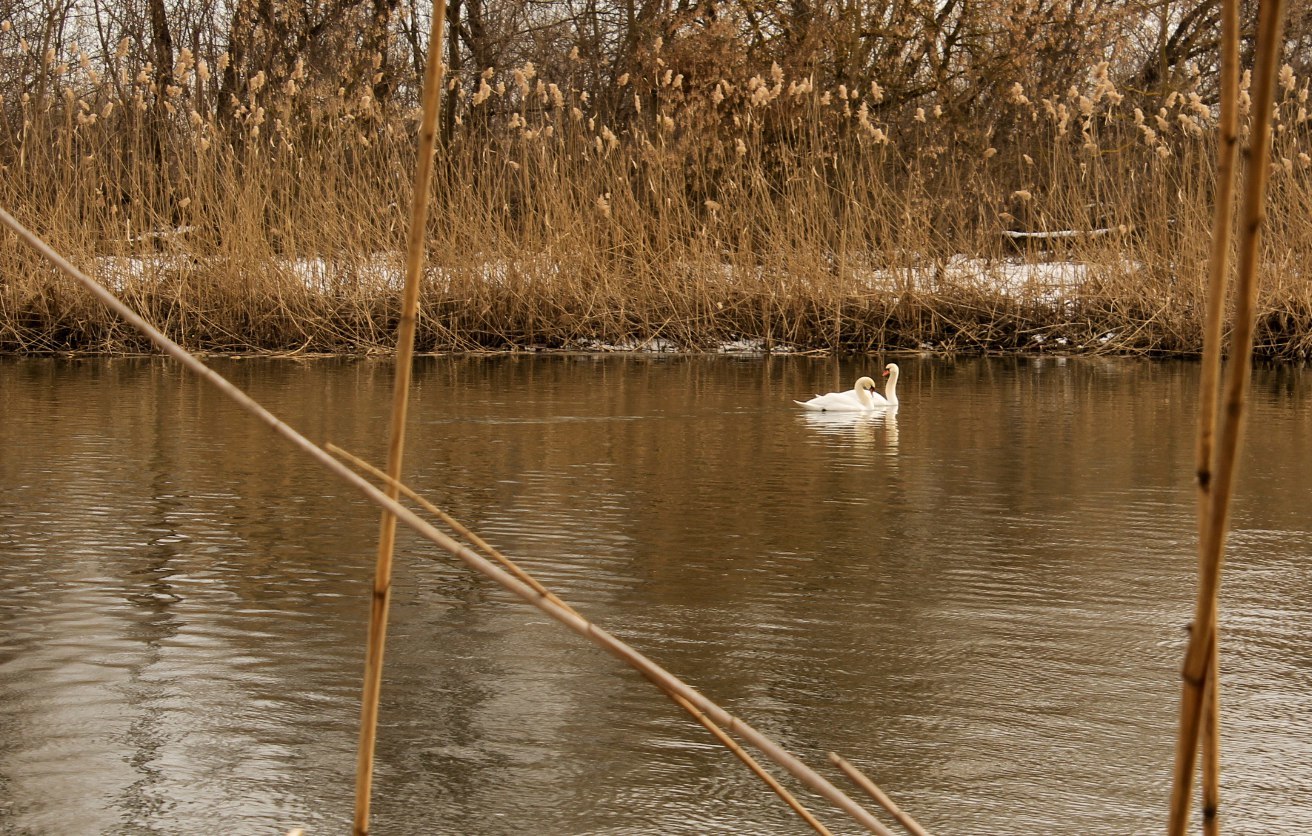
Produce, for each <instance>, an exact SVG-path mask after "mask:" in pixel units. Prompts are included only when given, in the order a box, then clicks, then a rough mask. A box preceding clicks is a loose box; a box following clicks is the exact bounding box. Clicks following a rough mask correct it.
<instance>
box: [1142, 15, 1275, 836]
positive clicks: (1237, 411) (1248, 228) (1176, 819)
mask: <svg viewBox="0 0 1312 836" xmlns="http://www.w3.org/2000/svg"><path fill="white" fill-rule="evenodd" d="M1283 22H1284V3H1283V2H1282V0H1264V2H1263V3H1262V4H1261V9H1260V11H1259V16H1258V37H1257V44H1258V54H1257V68H1256V72H1255V73H1254V77H1253V91H1252V113H1253V117H1252V128H1251V130H1250V132H1249V143H1250V153H1249V166H1248V178H1247V181H1246V182H1245V187H1244V195H1243V208H1242V212H1241V214H1240V237H1239V262H1238V275H1237V278H1236V287H1235V321H1234V328H1233V331H1232V333H1231V340H1230V363H1229V368H1228V370H1227V374H1226V377H1225V385H1224V389H1223V392H1222V403H1223V408H1222V410H1221V414H1220V421H1219V425H1218V429H1217V433H1216V449H1215V451H1214V452H1213V455H1212V474H1211V479H1210V482H1209V486H1208V487H1209V494H1208V498H1207V520H1206V523H1205V525H1204V526H1203V528H1202V536H1201V542H1200V545H1199V549H1200V550H1199V572H1198V599H1197V602H1196V604H1195V608H1194V620H1193V627H1192V630H1191V631H1190V634H1189V645H1188V649H1187V650H1186V651H1185V660H1184V666H1183V669H1182V671H1181V677H1182V679H1183V683H1182V687H1181V698H1180V727H1179V733H1178V735H1177V738H1176V750H1175V773H1174V779H1173V783H1172V789H1171V806H1170V814H1169V818H1168V821H1167V832H1168V833H1169V834H1171V836H1182V834H1183V833H1184V832H1185V828H1186V827H1187V826H1188V822H1189V804H1190V800H1191V794H1192V793H1191V785H1192V782H1193V773H1194V766H1195V760H1196V756H1197V751H1198V740H1199V726H1200V725H1201V722H1200V718H1201V715H1202V714H1203V710H1202V707H1203V701H1204V695H1205V692H1206V690H1207V679H1208V668H1209V664H1210V661H1211V659H1212V657H1213V653H1214V652H1215V642H1214V641H1213V638H1214V635H1215V630H1216V619H1217V596H1218V594H1219V591H1220V581H1221V567H1222V564H1223V563H1224V558H1225V532H1226V529H1227V527H1228V525H1229V521H1230V519H1229V517H1230V498H1231V494H1232V492H1233V489H1234V481H1235V476H1236V471H1237V469H1238V453H1239V443H1240V434H1241V430H1242V428H1243V424H1244V419H1245V417H1246V413H1247V396H1248V387H1249V382H1250V379H1251V376H1252V354H1253V331H1254V328H1255V321H1254V320H1255V318H1256V317H1255V311H1256V308H1257V291H1258V287H1257V256H1258V246H1259V244H1260V243H1261V232H1262V225H1263V223H1264V221H1265V218H1266V206H1265V198H1266V182H1267V175H1268V166H1269V162H1268V159H1269V156H1270V142H1271V110H1272V103H1273V100H1274V96H1275V81H1276V71H1277V69H1278V67H1279V64H1280V34H1281V29H1282V26H1283Z"/></svg>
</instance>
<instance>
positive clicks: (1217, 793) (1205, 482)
mask: <svg viewBox="0 0 1312 836" xmlns="http://www.w3.org/2000/svg"><path fill="white" fill-rule="evenodd" d="M1217 130H1218V134H1219V139H1220V143H1219V145H1218V147H1217V159H1216V198H1215V202H1214V206H1213V211H1212V246H1211V250H1210V252H1209V258H1208V265H1207V318H1206V321H1205V323H1204V326H1203V364H1202V374H1201V380H1200V381H1199V387H1198V444H1197V448H1196V450H1195V459H1194V461H1195V469H1196V477H1197V493H1198V544H1199V554H1198V570H1199V572H1200V573H1201V572H1203V571H1205V567H1206V562H1205V557H1204V555H1203V552H1202V543H1203V539H1204V537H1205V535H1206V529H1207V508H1208V503H1209V501H1210V498H1211V487H1212V448H1213V443H1214V439H1215V433H1216V413H1217V407H1218V404H1217V393H1218V390H1219V388H1220V380H1221V339H1222V329H1223V327H1224V319H1225V300H1226V292H1227V290H1228V286H1227V285H1228V279H1229V272H1230V242H1231V231H1232V230H1233V228H1234V204H1235V182H1236V180H1237V171H1236V165H1235V163H1236V160H1237V158H1238V156H1239V0H1224V4H1223V7H1222V11H1221V116H1220V122H1219V124H1218V126H1217ZM1211 644H1212V652H1211V655H1210V659H1209V662H1208V673H1207V686H1206V696H1205V697H1204V712H1203V729H1202V740H1201V746H1202V750H1203V829H1204V832H1205V833H1208V834H1211V833H1215V832H1218V831H1219V819H1218V815H1219V811H1220V803H1221V776H1220V772H1221V730H1220V722H1221V717H1220V693H1221V692H1220V687H1221V683H1220V676H1221V669H1220V665H1219V659H1220V642H1219V640H1218V637H1217V634H1216V630H1215V629H1214V630H1213V631H1212V637H1211Z"/></svg>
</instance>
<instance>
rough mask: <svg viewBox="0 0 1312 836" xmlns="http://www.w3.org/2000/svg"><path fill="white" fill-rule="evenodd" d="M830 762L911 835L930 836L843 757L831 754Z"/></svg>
mask: <svg viewBox="0 0 1312 836" xmlns="http://www.w3.org/2000/svg"><path fill="white" fill-rule="evenodd" d="M829 760H830V762H832V763H833V764H834V766H836V767H838V768H839V769H841V770H842V771H843V774H844V775H846V776H847V777H848V779H849V780H851V781H852V783H854V784H856V785H857V786H858V787H860V788H861V789H862V791H864V792H865V794H866V795H868V796H870V797H871V798H873V799H874V800H875V803H876V804H878V805H879V806H880V807H883V808H884V809H885V810H887V811H888V814H889V815H890V816H892V817H893V818H894V819H896V820H897V823H898V824H900V825H902V827H903V829H905V830H906V831H907V832H908V833H910V834H911V836H929V831H927V830H925V828H923V827H921V826H920V823H919V822H917V821H916V820H915V819H913V818H912V817H911V816H910V815H908V814H907V813H906V812H905V811H904V810H903V809H902V808H901V807H899V806H898V805H897V804H896V803H895V802H894V801H893V799H891V798H889V797H888V796H887V795H886V794H885V793H884V791H883V790H881V789H880V788H879V785H877V784H876V783H875V782H874V781H872V780H870V778H868V777H867V776H866V774H865V773H863V772H862V771H861V770H859V769H857V768H856V767H855V766H853V765H852V764H851V763H849V762H848V761H847V760H846V759H845V758H843V757H842V756H840V755H837V754H835V753H833V752H830V753H829Z"/></svg>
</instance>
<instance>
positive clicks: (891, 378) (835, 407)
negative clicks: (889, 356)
mask: <svg viewBox="0 0 1312 836" xmlns="http://www.w3.org/2000/svg"><path fill="white" fill-rule="evenodd" d="M897 373H898V369H897V364H896V363H889V364H888V365H887V366H885V367H884V376H885V377H887V378H888V384H887V385H886V386H885V387H884V394H883V396H881V395H880V394H879V393H878V392H876V391H875V381H874V380H872V379H870V378H868V377H862V378H860V379H858V380H857V382H856V386H854V387H853V388H852V390H851V391H850V392H830V393H829V394H827V395H816V396H815V397H814V398H812V399H811V400H809V401H793V403H795V404H797V405H798V406H801V407H805V408H806V409H812V410H815V411H817V412H865V411H867V410H871V409H885V408H887V407H890V406H897Z"/></svg>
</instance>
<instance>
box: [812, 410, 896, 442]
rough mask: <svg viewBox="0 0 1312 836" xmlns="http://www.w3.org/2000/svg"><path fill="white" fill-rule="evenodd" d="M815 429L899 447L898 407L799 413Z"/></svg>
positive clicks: (834, 435)
mask: <svg viewBox="0 0 1312 836" xmlns="http://www.w3.org/2000/svg"><path fill="white" fill-rule="evenodd" d="M799 417H800V418H801V419H802V421H803V422H804V423H805V424H806V425H807V426H808V427H810V428H811V429H812V430H814V431H815V432H818V433H823V434H824V435H827V436H833V437H841V438H846V439H850V440H851V441H855V442H857V443H858V444H861V445H863V446H868V445H881V444H882V445H883V446H886V447H888V448H889V450H890V451H896V450H897V445H898V429H897V407H896V406H894V407H893V408H891V409H880V410H874V411H871V412H803V413H801V414H800V415H799Z"/></svg>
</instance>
